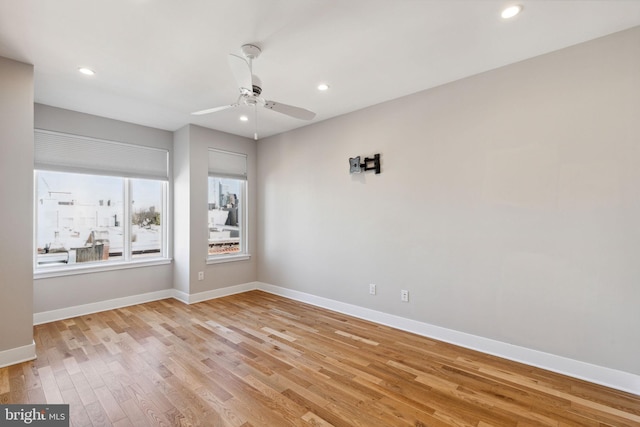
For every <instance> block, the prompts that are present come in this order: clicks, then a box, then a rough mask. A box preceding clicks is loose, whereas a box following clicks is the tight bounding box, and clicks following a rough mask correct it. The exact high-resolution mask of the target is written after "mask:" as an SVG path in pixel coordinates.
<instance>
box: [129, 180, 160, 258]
mask: <svg viewBox="0 0 640 427" xmlns="http://www.w3.org/2000/svg"><path fill="white" fill-rule="evenodd" d="M163 193H164V183H163V182H162V181H153V180H148V179H132V180H131V252H132V257H133V258H143V257H157V256H160V255H162V252H163V251H162V241H163V235H162V232H163V228H162V227H163V223H162V222H163V221H164V218H163V212H162V208H163Z"/></svg>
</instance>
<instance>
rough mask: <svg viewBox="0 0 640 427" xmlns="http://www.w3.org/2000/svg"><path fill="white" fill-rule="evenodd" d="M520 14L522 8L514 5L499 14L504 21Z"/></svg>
mask: <svg viewBox="0 0 640 427" xmlns="http://www.w3.org/2000/svg"><path fill="white" fill-rule="evenodd" d="M520 12H522V6H520V5H519V4H516V5H513V6H509V7H507V8H506V9H504V10H503V11H502V13H501V14H500V16H502V17H503V18H504V19H510V18H513V17H514V16H516V15H517V14H519V13H520Z"/></svg>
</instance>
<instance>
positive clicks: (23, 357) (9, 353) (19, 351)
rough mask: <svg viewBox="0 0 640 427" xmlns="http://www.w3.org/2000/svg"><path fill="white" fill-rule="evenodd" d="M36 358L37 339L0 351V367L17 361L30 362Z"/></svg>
mask: <svg viewBox="0 0 640 427" xmlns="http://www.w3.org/2000/svg"><path fill="white" fill-rule="evenodd" d="M35 358H36V343H35V341H34V342H32V343H31V344H28V345H23V346H22V347H16V348H11V349H9V350H3V351H0V368H4V367H5V366H10V365H15V364H17V363H22V362H28V361H29V360H34V359H35Z"/></svg>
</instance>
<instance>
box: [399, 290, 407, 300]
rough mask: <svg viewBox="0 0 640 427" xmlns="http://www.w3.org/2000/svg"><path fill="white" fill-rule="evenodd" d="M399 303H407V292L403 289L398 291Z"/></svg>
mask: <svg viewBox="0 0 640 427" xmlns="http://www.w3.org/2000/svg"><path fill="white" fill-rule="evenodd" d="M400 301H402V302H409V291H406V290H404V289H403V290H401V291H400Z"/></svg>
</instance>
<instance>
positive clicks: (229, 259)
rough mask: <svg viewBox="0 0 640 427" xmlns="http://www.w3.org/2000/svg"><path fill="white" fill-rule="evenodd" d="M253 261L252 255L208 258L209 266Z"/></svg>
mask: <svg viewBox="0 0 640 427" xmlns="http://www.w3.org/2000/svg"><path fill="white" fill-rule="evenodd" d="M250 259H251V254H239V255H216V256H213V257H208V258H207V264H221V263H224V262H234V261H247V260H250Z"/></svg>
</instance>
